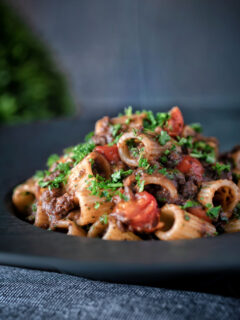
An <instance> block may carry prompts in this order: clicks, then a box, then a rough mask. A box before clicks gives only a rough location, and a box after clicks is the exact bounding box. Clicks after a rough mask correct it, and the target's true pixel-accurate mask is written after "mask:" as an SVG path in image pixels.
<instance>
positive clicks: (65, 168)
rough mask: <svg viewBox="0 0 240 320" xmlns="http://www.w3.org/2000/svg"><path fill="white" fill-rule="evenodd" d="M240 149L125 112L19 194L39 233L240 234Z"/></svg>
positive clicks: (170, 116)
mask: <svg viewBox="0 0 240 320" xmlns="http://www.w3.org/2000/svg"><path fill="white" fill-rule="evenodd" d="M239 154H240V147H235V148H234V149H233V150H232V151H230V152H227V153H224V154H220V155H219V151H218V141H217V140H216V139H215V138H213V137H205V136H203V135H202V133H201V126H200V125H199V124H192V125H186V124H185V123H184V118H183V115H182V113H181V111H180V109H179V108H178V107H176V106H175V107H173V108H172V109H171V110H170V111H169V112H166V113H163V112H158V113H156V114H153V112H151V111H137V112H135V113H133V111H132V108H131V107H128V108H127V109H125V114H124V115H119V116H118V117H115V118H109V117H104V118H102V119H100V120H98V121H97V122H96V126H95V131H94V132H90V133H89V134H88V135H87V137H86V138H85V142H84V143H81V144H79V145H77V146H74V147H70V148H67V149H65V150H64V154H63V155H62V156H58V155H56V154H53V155H52V156H50V157H49V158H48V161H47V166H48V169H47V170H43V171H37V172H36V174H35V175H34V176H33V177H31V178H30V179H28V180H27V181H26V182H25V183H23V184H21V185H19V186H17V187H16V188H15V189H14V192H13V196H12V200H13V203H14V205H15V207H16V209H17V210H18V211H19V213H20V214H21V215H22V217H23V219H24V220H26V221H28V222H30V223H32V224H34V225H35V226H37V227H41V228H44V229H48V230H49V229H50V230H52V231H60V232H64V233H66V234H68V235H72V236H79V237H89V238H101V239H104V240H135V241H139V240H177V239H193V238H201V237H207V236H216V235H218V234H221V233H224V232H237V231H240V228H239V225H240V203H239V201H240V198H239V197H240V190H239V186H240V174H239V173H240V170H239V168H240V167H239Z"/></svg>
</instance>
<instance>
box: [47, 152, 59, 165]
mask: <svg viewBox="0 0 240 320" xmlns="http://www.w3.org/2000/svg"><path fill="white" fill-rule="evenodd" d="M58 160H59V155H57V154H56V153H54V154H52V155H51V156H50V157H49V158H48V159H47V166H48V168H50V167H51V166H52V165H53V164H54V163H55V162H57V161H58Z"/></svg>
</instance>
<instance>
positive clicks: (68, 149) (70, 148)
mask: <svg viewBox="0 0 240 320" xmlns="http://www.w3.org/2000/svg"><path fill="white" fill-rule="evenodd" d="M73 149H74V146H71V147H68V148H65V149H64V150H63V153H64V154H65V155H68V154H69V153H72V152H73Z"/></svg>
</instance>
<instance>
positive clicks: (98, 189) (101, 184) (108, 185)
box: [88, 175, 123, 201]
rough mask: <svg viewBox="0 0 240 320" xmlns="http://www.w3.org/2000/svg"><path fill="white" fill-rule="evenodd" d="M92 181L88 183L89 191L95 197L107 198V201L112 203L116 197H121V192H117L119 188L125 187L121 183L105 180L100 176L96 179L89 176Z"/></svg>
mask: <svg viewBox="0 0 240 320" xmlns="http://www.w3.org/2000/svg"><path fill="white" fill-rule="evenodd" d="M89 178H90V180H89V181H88V185H89V187H88V190H90V192H91V194H92V195H94V196H99V197H100V198H103V197H105V198H106V201H111V200H112V197H113V196H114V195H116V194H117V195H119V192H116V191H117V189H118V188H121V187H123V183H121V182H113V181H111V180H105V179H104V178H103V177H101V176H100V175H96V177H95V179H91V178H93V176H92V175H89Z"/></svg>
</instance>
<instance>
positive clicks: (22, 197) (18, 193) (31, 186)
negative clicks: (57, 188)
mask: <svg viewBox="0 0 240 320" xmlns="http://www.w3.org/2000/svg"><path fill="white" fill-rule="evenodd" d="M35 194H36V187H35V180H34V179H33V178H30V179H28V180H27V181H26V182H24V183H23V184H20V185H19V186H17V187H16V188H15V189H14V192H13V197H12V200H13V203H14V205H15V206H16V208H17V209H18V210H19V211H20V212H24V211H26V209H27V208H28V207H29V206H30V205H31V204H32V203H33V202H34V199H35Z"/></svg>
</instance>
